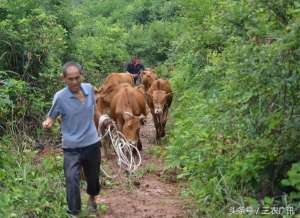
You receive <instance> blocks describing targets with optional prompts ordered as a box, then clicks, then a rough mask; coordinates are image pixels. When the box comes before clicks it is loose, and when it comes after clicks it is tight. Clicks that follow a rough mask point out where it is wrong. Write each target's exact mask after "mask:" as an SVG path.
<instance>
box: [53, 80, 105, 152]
mask: <svg viewBox="0 0 300 218" xmlns="http://www.w3.org/2000/svg"><path fill="white" fill-rule="evenodd" d="M81 90H82V92H83V94H84V96H85V99H84V102H83V103H81V102H80V100H79V98H78V97H77V96H76V95H75V94H74V93H72V92H71V91H70V89H69V88H68V87H67V86H66V87H65V88H63V89H62V90H60V91H58V92H56V94H55V95H54V99H53V104H52V107H51V109H50V111H49V113H48V116H49V117H51V118H52V119H55V118H56V117H57V116H58V115H61V118H62V124H61V131H62V136H63V148H80V147H86V146H88V145H92V144H94V143H96V142H98V141H99V140H100V138H99V136H98V133H97V129H96V127H95V124H94V108H95V104H96V102H95V94H94V88H93V86H92V85H91V84H89V83H81Z"/></svg>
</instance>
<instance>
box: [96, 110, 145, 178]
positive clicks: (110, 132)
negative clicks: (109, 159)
mask: <svg viewBox="0 0 300 218" xmlns="http://www.w3.org/2000/svg"><path fill="white" fill-rule="evenodd" d="M108 119H110V120H111V118H110V117H109V116H108V115H107V114H105V115H102V116H101V117H100V118H99V125H98V133H99V134H100V133H101V131H100V128H101V126H102V125H103V123H104V122H105V121H106V120H108ZM105 136H109V139H110V142H111V145H112V147H113V149H114V152H115V154H116V157H117V164H118V165H119V167H120V168H122V169H124V170H126V171H128V172H129V173H130V174H132V173H133V172H134V171H136V170H137V168H138V167H139V166H140V165H141V163H142V157H141V154H140V152H139V150H138V148H137V147H136V146H134V145H133V144H131V143H129V141H128V140H127V139H126V137H125V136H124V134H123V133H121V132H120V131H119V130H118V129H117V126H116V124H115V122H114V121H112V125H109V126H108V128H107V130H106V132H105V134H104V135H103V136H102V137H105ZM101 170H102V172H103V173H104V174H105V175H106V176H107V177H108V178H115V177H116V176H110V175H109V174H108V173H107V172H106V171H105V170H104V169H103V167H101Z"/></svg>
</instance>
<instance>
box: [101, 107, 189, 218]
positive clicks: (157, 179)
mask: <svg viewBox="0 0 300 218" xmlns="http://www.w3.org/2000/svg"><path fill="white" fill-rule="evenodd" d="M140 136H141V140H142V143H143V151H142V157H143V162H142V165H141V166H140V168H139V169H138V170H137V171H136V172H135V173H134V175H132V176H128V175H127V176H126V174H124V173H121V176H119V177H118V178H116V179H107V178H104V179H103V180H102V181H103V183H104V184H103V185H102V190H101V194H100V197H99V199H98V203H99V216H98V217H102V218H119V217H120V218H135V217H136V218H156V217H169V218H175V217H176V218H179V217H188V215H187V210H186V209H185V203H184V201H183V200H182V199H181V198H180V185H179V184H178V183H176V180H175V179H174V178H172V177H175V176H174V175H172V174H170V173H169V174H166V173H164V164H163V160H162V159H163V158H162V156H163V153H164V148H163V147H164V146H163V145H155V144H154V138H155V128H154V125H153V122H152V116H151V114H150V113H149V115H148V117H147V122H146V124H145V125H144V126H143V127H142V129H141V133H140ZM113 161H114V162H115V160H113ZM103 164H104V165H106V166H107V165H110V166H109V167H108V168H110V169H112V168H114V167H115V168H116V166H112V165H111V164H109V162H108V161H106V160H105V159H104V160H103Z"/></svg>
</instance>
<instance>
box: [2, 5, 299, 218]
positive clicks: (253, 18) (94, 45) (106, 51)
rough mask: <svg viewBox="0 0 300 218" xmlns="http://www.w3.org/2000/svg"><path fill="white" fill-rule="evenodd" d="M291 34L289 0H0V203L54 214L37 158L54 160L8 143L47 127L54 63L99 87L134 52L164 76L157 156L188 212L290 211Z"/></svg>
mask: <svg viewBox="0 0 300 218" xmlns="http://www.w3.org/2000/svg"><path fill="white" fill-rule="evenodd" d="M299 39H300V4H299V2H298V1H294V0H268V1H267V0H242V1H234V0H218V1H215V0H213V1H212V0H175V1H168V0H152V1H148V0H130V1H123V0H101V1H99V0H85V1H80V0H63V1H56V0H48V1H41V0H26V1H24V0H23V1H21V0H17V1H1V3H0V42H1V43H0V97H1V100H0V135H1V136H3V139H1V140H2V141H3V143H1V146H0V149H1V153H0V165H1V169H2V167H3V169H5V170H2V171H0V178H1V179H0V181H2V180H3V181H4V183H1V184H0V189H1V193H2V190H4V191H7V190H10V191H11V193H15V195H16V197H13V198H11V196H12V195H11V193H9V192H5V193H4V195H3V196H4V197H3V198H2V196H1V198H0V199H1V200H2V199H4V200H3V201H0V208H1V209H3V208H7V209H6V210H3V211H1V212H2V213H4V212H5V216H12V213H13V210H14V207H15V206H14V205H15V204H16V203H19V202H21V201H22V202H23V204H22V205H23V206H22V208H21V209H20V210H19V211H18V214H16V215H15V216H22V215H29V216H32V217H34V216H38V217H43V216H45V217H51V216H53V217H61V216H64V212H63V207H60V208H59V206H58V205H59V204H63V205H65V203H64V200H63V196H64V195H63V194H58V195H57V196H56V194H57V193H56V191H57V192H58V191H59V190H60V189H61V181H60V180H56V179H55V180H54V181H50V180H49V178H50V177H49V176H48V175H47V176H45V175H44V174H43V173H44V171H43V172H42V171H41V170H40V168H39V167H41V166H43V167H48V168H47V171H49V172H50V174H51V176H52V175H53V177H54V178H57V176H58V175H60V176H61V177H62V175H61V171H60V170H59V169H60V167H59V166H58V165H55V164H53V163H49V162H48V163H41V165H38V166H33V164H34V163H33V162H32V161H28V158H30V157H31V155H32V152H29V151H28V152H27V153H26V152H25V153H24V152H23V153H18V152H17V151H19V152H21V151H24V150H26V149H24V148H23V147H22V145H18V142H22V141H24V140H22V138H20V137H23V136H24V135H25V136H29V138H34V140H33V143H36V141H38V140H39V139H40V138H43V137H46V136H45V135H46V134H45V133H43V132H42V130H41V129H40V123H41V121H42V120H43V118H44V116H45V113H46V111H47V110H48V109H49V107H50V104H51V98H52V96H53V94H54V93H55V91H56V90H58V89H60V88H61V87H62V83H60V82H59V75H60V71H61V69H60V66H61V64H63V63H64V62H65V61H68V60H75V61H78V62H80V63H82V64H83V66H84V69H85V77H86V80H87V81H89V82H91V83H92V84H93V85H95V86H98V85H99V84H100V81H101V79H102V78H104V77H105V76H106V75H107V74H108V73H110V72H112V71H124V69H125V68H124V67H125V64H126V63H127V62H128V61H129V60H130V58H131V57H132V56H136V55H137V56H139V57H140V58H142V60H143V62H144V63H145V65H146V67H156V70H157V72H158V73H159V75H161V76H163V77H164V78H169V79H171V81H172V85H173V89H174V93H175V98H174V102H173V105H172V112H171V118H170V121H169V124H168V125H169V127H171V128H169V130H168V135H169V137H168V144H169V145H168V146H167V160H168V164H169V167H170V168H173V167H174V168H176V169H180V174H179V175H178V179H183V180H186V181H188V183H189V185H188V187H187V189H186V191H185V193H186V194H189V195H190V196H192V197H193V198H194V199H195V201H196V202H197V206H198V208H199V216H212V217H221V216H224V214H225V216H226V214H227V213H228V212H229V208H230V207H231V206H235V207H239V206H252V207H254V208H257V207H259V206H274V205H275V206H276V205H280V206H287V205H292V206H293V207H294V208H295V210H296V209H298V210H299V207H300V206H299V159H300V143H299V138H300V134H299V133H300V118H299V113H300V107H299V102H300V87H299V86H300V84H299V81H300V80H299V77H300V72H299V70H300V62H299V60H300V52H299V51H300V41H299ZM56 131H57V130H55V132H56ZM7 135H11V136H12V138H13V139H14V140H13V142H14V143H13V148H14V149H15V150H12V149H11V148H8V147H7V144H8V143H7V142H6V139H5V137H7ZM4 145H5V146H4ZM12 152H17V156H13V155H11V154H12ZM3 153H6V154H7V156H4V155H3ZM23 155H24V157H23ZM45 161H46V162H47V160H45ZM58 161H60V160H58ZM16 162H17V163H19V165H18V167H16V168H11V166H12V165H14V164H15V163H16ZM57 166H58V167H57ZM56 167H57V168H56ZM24 169H25V171H24ZM28 170H29V171H31V172H32V173H28ZM8 172H11V173H8ZM22 172H25V175H26V176H25V177H26V178H30V180H28V179H26V181H24V178H25V177H24V176H20V175H21V174H22ZM58 172H59V173H58ZM27 174H28V175H27ZM12 175H13V176H12ZM22 175H24V174H22ZM40 177H43V178H40ZM48 177H49V178H48ZM16 178H21V180H22V181H21V180H20V181H19V180H18V179H17V180H16ZM47 178H48V179H47ZM18 182H21V183H22V184H23V185H24V187H23V186H19V184H18ZM36 183H41V186H39V187H37V188H36ZM46 184H47V185H50V186H51V187H58V189H57V190H50V191H43V189H42V188H43V187H44V186H46ZM33 187H35V188H36V189H37V191H36V192H35V191H34V190H33ZM26 189H28V190H30V194H29V195H28V198H26V197H25V196H24V190H26ZM62 189H63V188H62ZM52 191H54V192H55V193H54V192H52ZM62 193H63V191H62ZM41 196H44V197H43V198H42V197H41ZM29 200H30V201H29ZM39 202H42V203H41V204H39ZM49 202H51V204H50V206H49ZM52 204H53V206H52ZM41 205H42V206H41ZM29 208H31V209H29ZM1 209H0V210H1ZM62 214H63V215H62Z"/></svg>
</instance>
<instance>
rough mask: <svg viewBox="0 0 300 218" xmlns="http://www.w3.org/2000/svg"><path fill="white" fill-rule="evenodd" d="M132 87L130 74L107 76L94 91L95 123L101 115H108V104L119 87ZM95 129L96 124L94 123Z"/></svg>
mask: <svg viewBox="0 0 300 218" xmlns="http://www.w3.org/2000/svg"><path fill="white" fill-rule="evenodd" d="M128 85H129V86H131V85H133V76H132V75H131V74H130V73H111V74H109V75H108V76H107V77H106V78H105V80H104V82H103V84H102V85H101V86H100V88H99V89H95V95H96V105H97V110H96V116H95V122H96V121H97V120H99V117H100V116H101V115H103V114H110V102H111V100H112V98H113V96H114V95H115V94H116V93H117V92H118V90H119V88H120V87H121V86H128ZM96 127H98V123H97V122H96Z"/></svg>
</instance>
